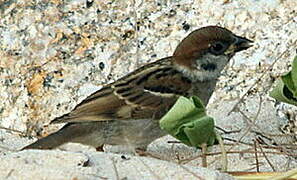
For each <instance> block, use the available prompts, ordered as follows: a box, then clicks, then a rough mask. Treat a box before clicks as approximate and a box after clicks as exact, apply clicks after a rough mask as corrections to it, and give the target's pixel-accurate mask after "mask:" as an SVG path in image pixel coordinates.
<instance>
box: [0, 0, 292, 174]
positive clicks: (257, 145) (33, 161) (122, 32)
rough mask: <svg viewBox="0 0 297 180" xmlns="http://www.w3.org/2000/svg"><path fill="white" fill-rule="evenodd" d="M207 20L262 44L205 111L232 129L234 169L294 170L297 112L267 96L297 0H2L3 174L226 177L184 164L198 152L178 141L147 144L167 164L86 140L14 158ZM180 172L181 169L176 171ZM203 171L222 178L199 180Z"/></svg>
mask: <svg viewBox="0 0 297 180" xmlns="http://www.w3.org/2000/svg"><path fill="white" fill-rule="evenodd" d="M206 25H220V26H223V27H226V28H228V29H230V30H231V31H233V32H234V33H235V34H238V35H242V36H245V37H248V38H249V39H253V40H254V41H255V45H254V47H253V48H250V49H249V50H247V51H244V52H242V53H240V54H237V55H236V56H235V57H234V58H233V60H232V61H231V63H230V66H229V67H228V68H227V69H226V70H225V71H224V73H223V76H222V77H221V79H220V83H219V85H218V87H217V91H216V93H215V94H214V96H213V97H212V99H211V104H209V106H208V111H209V114H210V115H212V116H213V117H215V119H216V121H217V126H219V127H221V128H223V129H224V130H225V131H221V133H222V134H223V136H224V137H225V138H227V139H226V140H225V142H226V146H227V147H226V148H227V150H228V152H229V153H230V155H228V160H229V169H228V170H229V171H256V170H260V171H285V170H288V169H292V168H294V167H296V166H297V165H296V162H295V159H293V158H291V157H293V156H294V153H295V154H296V152H294V151H293V150H292V149H294V148H296V146H295V144H294V143H295V137H294V136H292V134H293V135H294V133H295V131H296V130H295V129H296V127H295V123H296V122H295V112H296V110H295V109H294V107H291V106H289V105H285V104H280V103H278V102H275V101H274V100H273V99H271V98H269V97H268V92H269V91H270V90H271V87H273V85H274V84H275V83H274V82H275V80H276V79H277V78H278V77H279V76H280V75H281V74H283V73H284V72H287V71H288V70H289V69H290V63H291V61H292V59H293V57H294V56H295V54H296V53H295V50H296V47H297V42H296V40H297V31H296V29H297V1H296V0H245V1H243V0H242V1H238V0H157V1H140V0H125V1H124V0H119V1H116V0H107V1H100V0H97V1H96V0H93V1H92V0H69V1H59V0H39V1H33V0H32V1H31V0H6V1H4V0H0V99H1V101H0V127H1V128H0V156H1V158H0V162H1V164H3V166H1V167H0V177H7V178H8V179H9V178H11V179H19V178H20V177H23V178H24V179H27V178H29V179H34V177H39V178H40V179H41V178H43V179H75V178H77V179H98V177H101V178H110V179H116V178H119V179H121V178H124V177H127V178H128V179H139V178H141V177H143V178H144V179H158V178H160V179H167V178H169V179H170V178H178V177H184V174H183V173H185V174H187V175H188V176H189V177H191V178H197V177H196V176H195V175H197V176H198V177H199V176H200V177H216V176H218V177H220V176H221V175H219V174H218V172H215V171H213V172H212V171H210V170H205V169H202V168H200V166H201V158H196V159H195V160H192V161H190V160H189V162H187V163H186V165H182V166H181V165H177V164H175V162H179V161H180V160H184V159H188V158H192V157H195V156H199V155H200V154H201V153H200V150H196V149H194V148H189V147H186V146H184V145H181V144H176V143H168V142H167V141H168V140H174V139H173V138H170V137H165V138H161V139H159V140H157V141H156V142H154V143H153V144H152V145H151V146H150V147H149V151H150V152H151V153H152V154H155V155H157V157H159V158H160V159H162V160H161V161H159V160H155V159H154V158H138V157H134V156H131V155H130V154H129V155H127V157H128V158H127V157H126V156H123V157H125V158H126V159H128V160H126V159H125V158H124V159H123V157H121V155H120V154H114V153H112V152H113V151H115V150H114V149H113V148H112V147H107V148H106V149H107V151H108V152H109V153H97V152H94V149H91V148H89V147H84V146H80V145H66V146H65V147H64V150H67V151H66V152H65V151H60V150H55V151H32V150H31V151H24V152H14V151H16V150H18V149H20V148H21V147H23V146H24V145H26V144H28V143H30V142H32V141H34V140H35V138H36V137H42V136H46V135H47V134H48V133H50V132H52V131H54V130H56V129H57V128H59V127H60V126H53V125H50V126H48V123H49V122H50V121H51V120H52V119H54V118H55V117H58V116H61V115H63V114H65V113H67V112H69V111H70V110H71V109H72V108H74V106H75V105H76V104H78V103H79V102H80V101H82V100H83V99H84V98H85V97H87V96H88V95H89V94H90V93H92V92H94V91H96V90H98V89H100V88H101V87H102V85H104V84H107V83H109V82H112V81H114V80H116V79H118V78H119V77H121V76H123V75H125V74H127V73H128V72H130V71H133V70H134V69H136V68H137V67H139V66H141V65H143V64H145V63H148V62H153V61H155V60H157V59H160V58H163V57H166V56H170V55H171V54H172V53H173V51H174V49H175V47H176V45H177V44H178V43H179V41H180V40H181V39H182V38H183V37H185V36H186V35H187V34H188V33H190V32H191V31H193V30H195V29H197V28H199V27H202V26H206ZM242 96H244V98H241V97H242ZM234 107H235V108H234ZM229 112H231V113H229ZM32 137H34V138H33V139H32ZM284 144H285V145H290V146H283V145H284ZM230 147H232V149H229V148H230ZM280 147H283V149H280ZM284 147H285V148H284ZM255 149H256V151H258V155H255V153H253V152H254V151H255ZM284 149H285V150H284ZM209 152H210V153H212V152H213V153H214V154H215V152H220V148H219V147H213V148H212V149H210V150H209ZM265 152H266V153H265ZM214 154H212V155H210V156H209V157H208V160H209V162H210V163H209V168H210V169H218V168H220V164H221V163H220V160H219V157H220V156H215V155H214ZM256 154H257V153H256ZM255 156H257V158H256V157H255ZM295 156H296V155H295ZM57 157H59V158H57ZM99 159H100V160H101V161H99ZM267 159H268V160H267ZM102 161H104V162H105V163H102ZM127 162H128V164H129V163H130V165H132V167H138V164H139V163H142V165H141V167H142V169H141V168H140V169H137V168H132V169H134V170H133V172H127V170H126V169H128V168H130V166H128V165H127ZM102 164H106V166H105V165H104V166H103V165H102ZM184 164H185V163H184ZM116 167H119V168H120V169H117V168H116ZM156 167H157V168H156ZM181 167H182V168H181ZM185 167H187V168H186V170H185V169H184V168H185ZM22 168H25V170H21V169H22ZM26 168H27V169H26ZM63 168H64V169H63ZM106 168H107V169H109V170H106ZM125 168H126V169H125ZM160 168H161V169H160ZM174 168H179V171H182V172H183V173H180V174H178V173H172V172H175V171H177V170H176V169H174ZM180 168H181V169H180ZM204 171H205V172H206V171H209V172H210V173H213V174H211V175H210V174H208V175H202V174H203V173H205V172H204ZM193 172H194V173H193ZM166 173H167V174H166ZM37 174H38V175H37ZM193 174H194V175H193ZM206 174H207V173H206ZM222 176H225V175H222ZM25 177H27V178H25ZM39 178H37V179H39ZM222 178H223V179H225V178H226V177H222Z"/></svg>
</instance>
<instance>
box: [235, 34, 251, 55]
mask: <svg viewBox="0 0 297 180" xmlns="http://www.w3.org/2000/svg"><path fill="white" fill-rule="evenodd" d="M234 44H235V52H239V51H242V50H246V49H248V48H250V47H252V46H253V41H251V40H249V39H247V38H245V37H240V36H236V40H235V43H234Z"/></svg>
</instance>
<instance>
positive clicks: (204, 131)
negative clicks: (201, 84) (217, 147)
mask: <svg viewBox="0 0 297 180" xmlns="http://www.w3.org/2000/svg"><path fill="white" fill-rule="evenodd" d="M160 127H161V128H162V129H164V130H165V131H167V132H168V133H169V134H170V135H172V136H173V137H175V138H177V139H178V140H180V141H181V142H182V143H184V144H186V145H188V146H194V147H200V146H201V144H203V143H207V144H208V145H213V144H214V142H215V139H216V134H215V131H214V127H215V126H214V120H213V118H211V117H209V116H206V112H205V107H204V105H203V103H202V101H201V100H200V99H199V98H198V97H196V96H193V97H191V98H189V99H188V98H185V97H180V98H179V99H178V100H177V102H176V103H175V105H174V106H173V107H172V108H171V109H170V110H169V112H168V113H167V114H166V115H165V116H163V117H162V119H161V120H160Z"/></svg>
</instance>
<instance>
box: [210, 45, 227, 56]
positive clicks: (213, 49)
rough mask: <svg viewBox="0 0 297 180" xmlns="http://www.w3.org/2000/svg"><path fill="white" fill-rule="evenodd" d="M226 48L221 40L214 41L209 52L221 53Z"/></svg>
mask: <svg viewBox="0 0 297 180" xmlns="http://www.w3.org/2000/svg"><path fill="white" fill-rule="evenodd" d="M226 49H227V45H226V44H224V43H222V42H216V43H214V44H213V45H211V47H210V52H211V53H212V54H214V55H220V54H223V53H224V51H225V50H226Z"/></svg>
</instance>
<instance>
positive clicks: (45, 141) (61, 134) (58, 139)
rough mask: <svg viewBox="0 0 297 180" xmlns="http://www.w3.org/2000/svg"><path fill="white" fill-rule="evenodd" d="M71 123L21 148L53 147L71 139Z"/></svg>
mask: <svg viewBox="0 0 297 180" xmlns="http://www.w3.org/2000/svg"><path fill="white" fill-rule="evenodd" d="M70 126H71V124H66V125H65V126H64V127H63V128H62V129H60V130H59V131H57V132H55V133H53V134H50V135H48V136H46V137H44V138H41V139H39V140H37V141H36V142H34V143H32V144H30V145H28V146H26V147H24V148H22V149H21V150H25V149H53V148H56V147H58V146H60V145H62V144H64V143H66V142H69V141H71V140H72V139H73V138H74V137H73V135H74V134H73V129H72V128H71V127H70Z"/></svg>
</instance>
